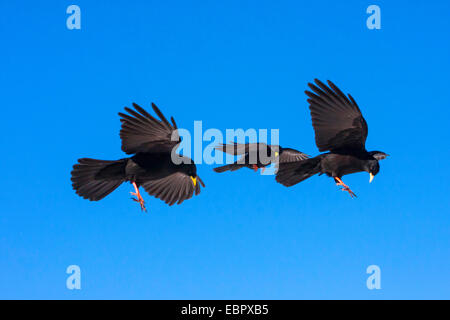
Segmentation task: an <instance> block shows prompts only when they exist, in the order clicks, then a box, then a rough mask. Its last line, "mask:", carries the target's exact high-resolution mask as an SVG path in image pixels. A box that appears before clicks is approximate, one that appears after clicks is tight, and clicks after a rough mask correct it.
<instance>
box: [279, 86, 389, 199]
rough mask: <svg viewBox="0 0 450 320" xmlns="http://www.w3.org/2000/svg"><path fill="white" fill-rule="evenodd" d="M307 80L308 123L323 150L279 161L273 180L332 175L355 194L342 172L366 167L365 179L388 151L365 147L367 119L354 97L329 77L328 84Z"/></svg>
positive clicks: (294, 180) (290, 181) (288, 182)
mask: <svg viewBox="0 0 450 320" xmlns="http://www.w3.org/2000/svg"><path fill="white" fill-rule="evenodd" d="M314 82H315V84H312V83H308V86H309V87H310V88H311V90H312V92H311V91H305V93H306V95H307V96H308V97H309V99H308V100H307V101H308V103H309V109H310V111H311V118H312V124H313V127H314V131H315V137H316V145H317V147H318V148H319V151H320V152H323V151H329V152H328V153H323V154H320V155H318V156H317V157H314V158H308V159H306V160H301V161H296V162H290V163H280V167H279V170H278V172H277V175H276V181H278V182H279V183H281V184H283V185H285V186H287V187H290V186H293V185H295V184H297V183H299V182H301V181H303V180H305V179H307V178H309V177H311V176H313V175H315V174H319V175H321V174H324V173H325V174H326V175H327V176H329V177H332V178H333V179H334V181H335V182H336V185H337V186H340V187H342V190H344V191H347V192H348V193H349V194H350V196H351V197H352V198H353V197H356V194H355V193H354V192H353V191H352V190H351V189H350V187H349V186H347V185H346V184H345V183H344V182H343V181H342V176H344V175H347V174H351V173H356V172H362V171H366V172H368V173H369V175H370V178H369V182H372V180H373V178H374V176H375V175H377V173H378V172H379V171H380V164H379V162H378V161H379V160H382V159H385V158H386V157H387V156H388V155H387V154H386V153H384V152H381V151H367V150H366V146H365V144H366V139H367V134H368V127H367V122H366V120H365V119H364V117H363V116H362V114H361V110H360V109H359V107H358V105H357V104H356V101H355V100H354V99H353V97H352V96H351V95H350V94H349V95H348V97H347V96H346V95H345V94H343V93H342V91H341V90H340V89H339V88H338V87H337V86H336V85H335V84H334V83H332V82H331V81H328V86H326V85H325V84H324V83H322V82H321V81H319V80H318V79H315V80H314Z"/></svg>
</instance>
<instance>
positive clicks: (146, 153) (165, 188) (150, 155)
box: [71, 103, 205, 211]
mask: <svg viewBox="0 0 450 320" xmlns="http://www.w3.org/2000/svg"><path fill="white" fill-rule="evenodd" d="M133 106H134V108H135V109H136V111H135V110H133V109H130V108H127V107H125V110H126V111H127V112H128V113H129V114H125V113H119V116H120V117H121V119H120V121H121V122H122V128H121V130H120V138H121V139H122V150H123V151H124V152H125V153H126V154H129V155H131V154H133V156H132V157H130V158H124V159H120V160H116V161H105V160H96V159H89V158H83V159H79V160H78V163H77V164H75V165H74V166H73V170H72V179H71V180H72V186H73V188H74V189H75V192H76V193H77V194H78V195H79V196H81V197H83V198H85V199H89V200H91V201H98V200H101V199H103V198H104V197H106V196H107V195H108V194H110V193H111V192H112V191H114V190H115V189H116V188H117V187H118V186H119V185H120V184H121V183H122V182H126V181H128V182H130V183H131V184H132V185H133V187H134V189H135V192H131V194H132V195H134V196H136V198H132V199H133V200H134V201H137V202H139V204H140V205H141V209H142V210H144V211H146V208H145V203H144V199H143V198H142V196H141V194H140V193H139V187H140V186H142V187H143V188H144V189H145V191H147V192H148V193H149V194H150V195H152V196H154V197H156V198H159V199H161V200H163V201H164V202H166V203H167V204H169V205H170V206H171V205H173V204H175V203H176V202H178V204H180V203H182V202H183V201H184V200H186V199H190V198H191V197H192V196H193V194H194V193H195V195H198V194H199V193H200V185H199V183H197V181H198V182H200V184H201V185H202V186H203V187H205V185H204V183H203V181H202V180H201V179H200V177H199V176H198V175H197V168H196V166H195V164H194V162H193V161H192V160H191V159H190V158H188V157H182V156H179V155H175V156H176V157H178V159H177V160H176V161H175V162H174V161H173V159H172V150H173V149H174V148H176V147H177V145H178V144H179V143H180V142H181V139H180V137H179V135H178V131H177V125H176V123H175V120H174V119H173V117H172V118H171V121H172V124H170V123H169V121H167V119H166V118H165V117H164V115H163V114H162V113H161V111H160V110H159V109H158V108H157V107H156V105H155V104H153V103H152V107H153V110H154V111H155V113H156V114H157V115H158V116H159V118H160V119H161V120H158V119H156V118H154V117H153V116H151V115H150V114H149V113H148V112H147V111H145V110H144V109H143V108H141V107H140V106H138V105H137V104H135V103H133ZM176 163H179V164H176Z"/></svg>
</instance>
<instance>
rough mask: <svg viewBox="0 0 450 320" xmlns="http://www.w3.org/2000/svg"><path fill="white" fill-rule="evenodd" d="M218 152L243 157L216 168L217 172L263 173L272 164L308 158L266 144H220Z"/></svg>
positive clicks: (295, 152) (300, 153)
mask: <svg viewBox="0 0 450 320" xmlns="http://www.w3.org/2000/svg"><path fill="white" fill-rule="evenodd" d="M215 149H216V150H219V151H222V152H225V153H228V154H231V155H235V156H236V155H242V157H241V158H240V159H239V160H237V161H235V162H234V163H231V164H227V165H224V166H221V167H217V168H214V171H215V172H225V171H236V170H238V169H241V168H250V169H253V170H254V171H255V172H256V171H258V169H261V173H263V172H264V170H265V168H266V167H267V166H269V165H270V164H272V163H275V164H276V165H278V163H284V162H292V161H299V160H304V159H307V158H308V155H306V154H304V153H303V152H300V151H297V150H294V149H291V148H283V147H281V146H278V145H267V144H265V143H245V144H244V143H236V142H234V143H233V144H220V145H218V146H217V147H215Z"/></svg>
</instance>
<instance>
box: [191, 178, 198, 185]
mask: <svg viewBox="0 0 450 320" xmlns="http://www.w3.org/2000/svg"><path fill="white" fill-rule="evenodd" d="M191 180H192V183H193V184H194V187H195V186H196V185H197V177H195V178H194V177H191Z"/></svg>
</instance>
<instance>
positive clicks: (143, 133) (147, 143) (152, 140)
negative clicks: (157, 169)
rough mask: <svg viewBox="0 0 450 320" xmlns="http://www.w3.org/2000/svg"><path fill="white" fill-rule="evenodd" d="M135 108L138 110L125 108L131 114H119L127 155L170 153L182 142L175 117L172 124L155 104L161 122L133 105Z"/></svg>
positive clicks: (123, 146) (154, 108)
mask: <svg viewBox="0 0 450 320" xmlns="http://www.w3.org/2000/svg"><path fill="white" fill-rule="evenodd" d="M133 107H134V108H135V109H136V110H133V109H131V108H128V107H125V110H126V111H127V112H128V113H129V114H125V113H121V112H119V116H120V121H121V122H122V128H121V130H120V138H121V139H122V150H123V151H124V152H125V153H127V154H134V153H138V152H170V151H171V150H172V148H173V147H175V146H176V145H177V144H178V143H179V142H180V137H179V135H178V131H177V125H176V123H175V120H174V119H173V117H172V118H171V121H172V124H170V123H169V121H167V119H166V118H165V117H164V115H163V114H162V112H161V111H160V110H159V109H158V107H156V105H155V104H154V103H152V107H153V110H154V111H155V113H156V114H157V115H158V116H159V118H160V119H161V120H158V119H156V118H155V117H153V116H152V115H150V114H149V113H148V112H147V111H145V110H144V109H143V108H141V107H140V106H138V105H137V104H136V103H133Z"/></svg>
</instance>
